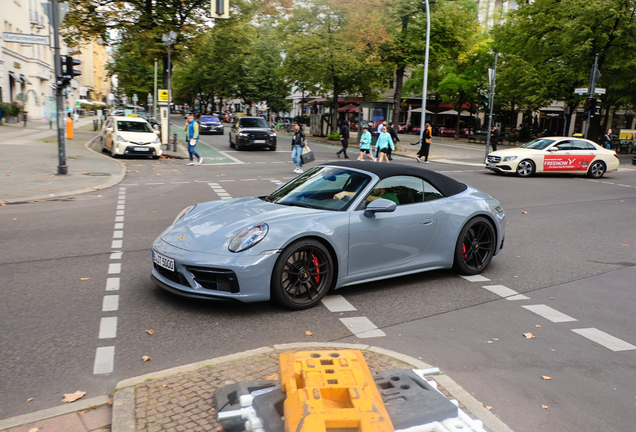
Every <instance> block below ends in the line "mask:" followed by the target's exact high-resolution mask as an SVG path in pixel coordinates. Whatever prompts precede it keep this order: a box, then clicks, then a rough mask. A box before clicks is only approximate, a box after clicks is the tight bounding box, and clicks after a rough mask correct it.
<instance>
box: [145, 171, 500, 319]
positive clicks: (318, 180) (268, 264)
mask: <svg viewBox="0 0 636 432" xmlns="http://www.w3.org/2000/svg"><path fill="white" fill-rule="evenodd" d="M505 222H506V221H505V213H504V211H503V209H502V208H501V206H500V203H499V202H498V201H497V200H495V199H493V198H491V197H490V196H489V195H488V194H486V193H484V192H481V191H479V190H477V189H474V188H471V187H470V186H467V185H465V184H463V183H459V182H457V181H456V180H453V179H452V178H450V177H447V176H445V175H442V174H439V173H436V172H434V171H429V170H426V169H421V168H417V167H411V166H407V165H400V164H379V163H371V162H368V163H363V162H334V163H328V164H323V165H320V166H317V167H314V168H312V169H309V170H307V171H306V172H305V173H304V174H302V175H299V176H298V177H296V178H294V179H293V180H291V181H289V182H288V183H286V184H284V185H282V186H280V187H279V188H278V189H276V190H275V191H274V192H273V193H272V194H270V195H266V196H257V197H247V198H236V199H230V200H223V201H211V202H206V203H202V204H197V205H194V206H190V207H188V208H186V209H184V210H183V211H182V212H181V213H180V214H179V215H178V216H177V218H176V219H175V221H174V223H173V224H172V225H171V226H169V227H168V228H167V229H166V230H165V231H164V232H163V233H162V234H161V235H160V236H159V238H157V240H155V242H154V243H153V245H152V259H153V265H154V269H153V271H152V279H153V280H154V281H155V282H156V283H157V284H158V285H159V286H161V287H162V288H164V289H166V290H168V291H171V292H173V293H176V294H178V295H181V296H185V297H190V298H197V299H211V300H221V301H232V300H238V301H243V302H256V301H266V300H269V299H271V298H273V299H275V300H276V301H277V302H279V303H280V304H281V305H283V306H285V307H287V308H290V309H305V308H309V307H312V306H314V305H316V304H317V303H318V302H320V300H321V299H322V298H323V297H324V295H325V294H326V293H327V291H329V290H330V289H338V288H341V287H344V286H348V285H353V284H359V283H364V282H369V281H375V280H379V279H385V278H391V277H395V276H402V275H407V274H412V273H417V272H423V271H427V270H435V269H448V268H454V269H455V271H457V272H458V273H460V274H468V275H473V274H477V273H480V272H481V271H483V270H484V269H485V268H486V267H487V266H488V264H489V263H490V261H491V260H492V258H493V257H494V256H495V255H497V253H499V251H500V250H501V248H502V247H503V243H504V237H505Z"/></svg>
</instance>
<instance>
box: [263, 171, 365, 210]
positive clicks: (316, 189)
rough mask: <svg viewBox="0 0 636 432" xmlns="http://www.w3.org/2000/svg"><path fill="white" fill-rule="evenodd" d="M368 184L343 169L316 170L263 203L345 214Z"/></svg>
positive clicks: (361, 178)
mask: <svg viewBox="0 0 636 432" xmlns="http://www.w3.org/2000/svg"><path fill="white" fill-rule="evenodd" d="M370 180H371V178H370V177H369V176H367V175H364V174H362V173H358V172H355V171H349V170H347V169H344V168H329V167H315V168H312V169H311V170H309V171H307V172H306V173H305V174H303V175H302V176H300V177H296V178H295V179H294V180H292V181H290V182H289V183H287V184H286V185H285V186H283V187H281V188H280V189H277V190H276V191H275V192H274V193H272V194H271V195H269V196H267V197H264V198H263V199H264V200H265V201H268V202H273V203H277V204H283V205H289V206H298V207H308V208H315V209H321V210H336V211H338V210H346V208H347V207H348V206H349V203H351V202H352V201H354V200H355V198H356V196H357V195H358V194H359V193H360V191H361V190H363V189H364V187H365V186H366V185H367V184H368V183H369V181H370ZM336 194H339V197H340V198H337V197H336Z"/></svg>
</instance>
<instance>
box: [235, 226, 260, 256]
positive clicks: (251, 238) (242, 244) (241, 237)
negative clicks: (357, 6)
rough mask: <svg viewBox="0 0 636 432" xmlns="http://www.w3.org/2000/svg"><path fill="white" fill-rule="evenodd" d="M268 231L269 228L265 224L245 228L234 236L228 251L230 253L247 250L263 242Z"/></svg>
mask: <svg viewBox="0 0 636 432" xmlns="http://www.w3.org/2000/svg"><path fill="white" fill-rule="evenodd" d="M268 231H269V227H268V226H267V224H265V223H262V224H258V225H253V226H251V227H249V228H246V229H244V230H243V231H241V232H240V233H238V234H237V235H235V236H234V238H233V239H232V241H231V242H230V246H229V247H228V249H229V250H230V252H241V251H244V250H246V249H249V248H251V247H252V246H255V245H256V244H258V242H260V241H261V240H263V239H264V238H265V236H266V235H267V232H268Z"/></svg>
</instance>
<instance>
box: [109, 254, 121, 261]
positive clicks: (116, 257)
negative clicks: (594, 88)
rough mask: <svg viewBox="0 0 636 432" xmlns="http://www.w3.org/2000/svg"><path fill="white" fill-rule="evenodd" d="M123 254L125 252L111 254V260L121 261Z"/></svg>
mask: <svg viewBox="0 0 636 432" xmlns="http://www.w3.org/2000/svg"><path fill="white" fill-rule="evenodd" d="M123 254H124V253H123V252H113V253H112V254H110V259H112V260H120V259H121V257H122V255H123Z"/></svg>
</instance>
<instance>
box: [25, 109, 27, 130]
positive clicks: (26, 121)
mask: <svg viewBox="0 0 636 432" xmlns="http://www.w3.org/2000/svg"><path fill="white" fill-rule="evenodd" d="M26 123H27V113H26V112H25V113H24V127H26Z"/></svg>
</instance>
